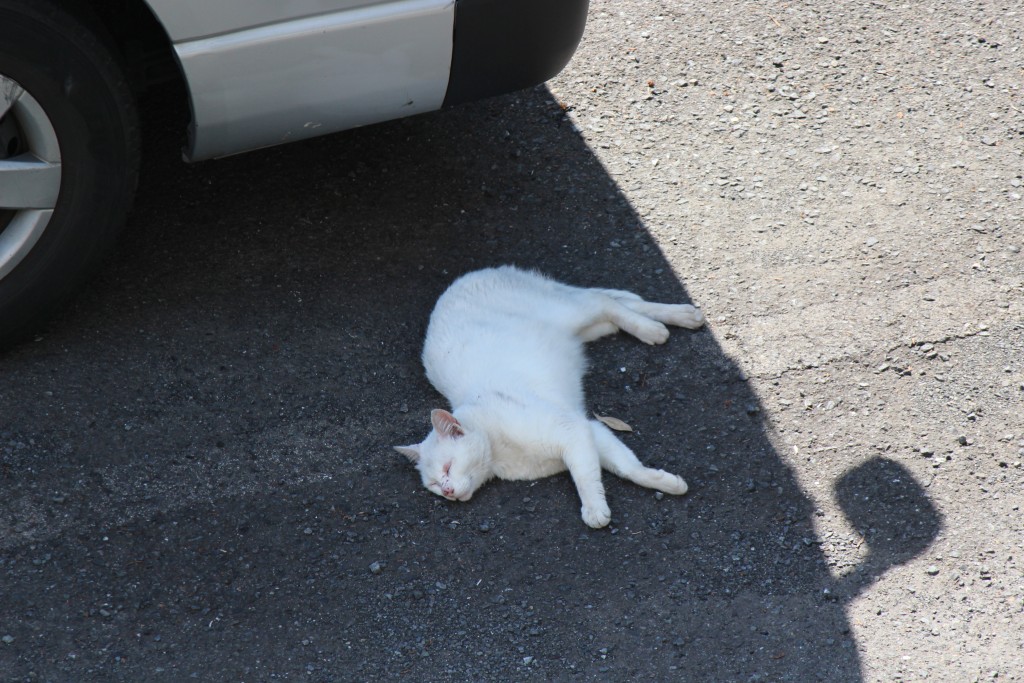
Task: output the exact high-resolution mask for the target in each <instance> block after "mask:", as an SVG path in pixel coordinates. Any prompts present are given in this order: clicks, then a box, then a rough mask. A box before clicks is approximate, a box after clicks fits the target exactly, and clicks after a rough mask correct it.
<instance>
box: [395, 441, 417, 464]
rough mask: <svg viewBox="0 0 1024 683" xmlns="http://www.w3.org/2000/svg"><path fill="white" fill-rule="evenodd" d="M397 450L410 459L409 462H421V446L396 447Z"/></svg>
mask: <svg viewBox="0 0 1024 683" xmlns="http://www.w3.org/2000/svg"><path fill="white" fill-rule="evenodd" d="M395 450H396V451H398V452H399V453H401V454H402V455H404V456H405V457H407V458H409V462H419V460H420V446H419V444H416V445H414V446H395Z"/></svg>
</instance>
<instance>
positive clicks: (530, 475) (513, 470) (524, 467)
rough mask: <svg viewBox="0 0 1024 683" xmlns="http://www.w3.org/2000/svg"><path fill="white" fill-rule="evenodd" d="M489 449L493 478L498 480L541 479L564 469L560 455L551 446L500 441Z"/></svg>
mask: <svg viewBox="0 0 1024 683" xmlns="http://www.w3.org/2000/svg"><path fill="white" fill-rule="evenodd" d="M491 448H492V451H491V453H492V458H493V460H492V466H493V468H494V476H496V477H498V478H499V479H509V480H517V479H518V480H522V479H541V478H542V477H549V476H551V475H552V474H558V473H559V472H564V471H565V469H566V467H565V461H564V460H563V459H562V455H561V453H560V452H559V451H558V450H557V449H556V448H553V447H551V446H545V445H542V444H517V443H510V442H508V441H504V440H502V441H499V442H498V443H494V444H492V446H491Z"/></svg>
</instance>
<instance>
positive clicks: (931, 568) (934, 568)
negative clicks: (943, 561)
mask: <svg viewBox="0 0 1024 683" xmlns="http://www.w3.org/2000/svg"><path fill="white" fill-rule="evenodd" d="M926 571H927V572H928V575H929V576H935V575H936V574H938V573H939V568H938V567H937V566H936V565H934V564H932V565H929V566H928V569H927V570H926Z"/></svg>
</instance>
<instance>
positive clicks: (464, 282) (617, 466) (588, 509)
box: [397, 266, 704, 528]
mask: <svg viewBox="0 0 1024 683" xmlns="http://www.w3.org/2000/svg"><path fill="white" fill-rule="evenodd" d="M663 323H668V324H670V325H678V326H681V327H688V328H691V329H693V328H698V327H700V326H701V325H703V324H704V317H703V315H701V312H700V311H699V310H697V309H696V308H694V307H693V306H690V305H688V304H658V303H651V302H647V301H644V300H643V299H641V298H640V297H638V296H637V295H635V294H632V293H630V292H623V291H619V290H610V289H582V288H578V287H570V286H568V285H564V284H561V283H559V282H555V281H554V280H550V279H548V278H546V277H544V276H542V275H539V274H537V273H532V272H526V271H523V270H519V269H517V268H514V267H512V266H502V267H500V268H489V269H486V270H480V271H476V272H474V273H469V274H468V275H465V276H463V277H461V278H459V279H458V280H456V281H455V282H454V283H453V284H452V285H451V287H449V288H448V290H447V291H446V292H445V293H444V294H443V295H441V298H440V299H438V302H437V305H436V306H435V308H434V312H433V313H432V314H431V316H430V325H429V327H428V328H427V338H426V343H425V344H424V348H423V364H424V366H425V367H426V371H427V378H428V379H429V380H430V382H431V383H432V384H433V385H434V386H435V387H436V388H437V390H438V391H440V392H441V393H442V394H444V396H445V397H446V398H447V399H448V400H449V401H450V402H451V404H452V406H453V410H452V412H451V413H449V412H447V411H444V410H435V411H433V413H432V414H431V422H432V424H433V427H434V429H433V430H432V431H431V432H430V434H429V435H428V436H427V438H426V440H425V441H423V443H421V444H417V445H415V446H400V447H398V448H397V450H398V451H399V452H401V453H403V454H404V455H406V456H407V457H408V458H409V459H410V460H411V461H413V462H414V463H415V464H416V467H417V469H419V471H420V475H421V477H422V479H423V484H424V486H426V487H427V488H428V489H429V490H431V491H433V492H434V493H436V494H438V495H442V496H444V497H446V498H448V499H449V500H469V498H470V497H472V495H473V493H474V492H475V491H476V490H477V489H478V488H479V487H480V485H481V484H483V483H484V482H485V481H487V480H488V479H490V478H491V477H498V478H500V479H536V478H539V477H546V476H548V475H551V474H555V473H557V472H562V471H564V470H566V469H568V470H569V473H570V475H571V476H572V479H573V482H575V484H576V489H577V491H578V492H579V496H580V500H581V501H582V503H583V508H582V515H583V521H584V522H586V523H587V524H588V525H590V526H592V527H595V528H596V527H603V526H605V525H606V524H608V522H609V521H610V520H611V511H610V510H609V508H608V503H607V502H606V501H605V494H604V486H603V485H602V483H601V469H602V468H604V469H606V470H609V471H610V472H613V473H615V474H617V475H618V476H620V477H624V478H626V479H629V480H630V481H633V482H635V483H637V484H640V485H641V486H646V487H648V488H653V489H658V490H660V491H664V492H665V493H672V494H677V495H678V494H683V493H686V488H687V487H686V482H685V481H683V479H682V478H681V477H678V476H676V475H674V474H670V473H668V472H665V471H663V470H656V469H651V468H648V467H644V466H643V465H642V464H641V463H640V461H639V460H638V459H637V457H636V455H634V454H633V452H632V451H631V450H630V449H629V448H628V447H626V445H625V444H623V443H622V442H621V441H619V439H618V438H617V437H616V436H615V435H614V434H613V433H612V432H611V431H609V429H608V428H607V427H606V426H605V425H603V424H601V423H600V422H598V421H597V420H592V419H589V418H588V417H587V414H586V411H585V409H584V404H583V374H584V372H585V371H586V361H585V359H584V354H583V343H584V342H587V341H593V340H594V339H597V338H598V337H602V336H604V335H607V334H612V333H614V332H617V331H618V330H620V329H621V330H624V331H626V332H628V333H630V334H632V335H633V336H635V337H637V338H638V339H640V340H641V341H643V342H646V343H648V344H661V343H663V342H665V341H666V340H667V339H668V329H667V328H666V327H665V325H664V324H663Z"/></svg>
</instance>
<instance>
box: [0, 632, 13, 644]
mask: <svg viewBox="0 0 1024 683" xmlns="http://www.w3.org/2000/svg"><path fill="white" fill-rule="evenodd" d="M0 640H2V641H4V644H5V645H10V644H11V643H13V642H14V636H12V635H10V634H7V635H5V636H4V637H3V638H0Z"/></svg>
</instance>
